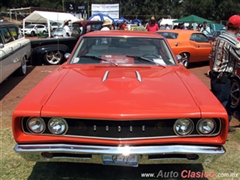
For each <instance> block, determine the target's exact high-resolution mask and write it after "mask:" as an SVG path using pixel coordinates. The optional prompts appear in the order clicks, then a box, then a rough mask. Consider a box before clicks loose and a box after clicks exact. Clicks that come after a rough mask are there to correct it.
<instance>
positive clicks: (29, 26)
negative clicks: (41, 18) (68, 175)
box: [26, 24, 35, 28]
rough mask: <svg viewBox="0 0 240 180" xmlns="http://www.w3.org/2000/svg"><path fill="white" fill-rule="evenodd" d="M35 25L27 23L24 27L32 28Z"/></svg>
mask: <svg viewBox="0 0 240 180" xmlns="http://www.w3.org/2000/svg"><path fill="white" fill-rule="evenodd" d="M34 26H35V25H32V24H29V25H27V26H26V28H34Z"/></svg>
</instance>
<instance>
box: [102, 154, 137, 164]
mask: <svg viewBox="0 0 240 180" xmlns="http://www.w3.org/2000/svg"><path fill="white" fill-rule="evenodd" d="M103 164H105V165H123V166H138V158H137V155H129V156H123V155H103Z"/></svg>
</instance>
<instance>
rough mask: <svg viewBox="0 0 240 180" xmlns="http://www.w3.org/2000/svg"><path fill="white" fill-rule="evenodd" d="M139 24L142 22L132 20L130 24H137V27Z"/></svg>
mask: <svg viewBox="0 0 240 180" xmlns="http://www.w3.org/2000/svg"><path fill="white" fill-rule="evenodd" d="M141 23H142V20H140V19H134V20H132V24H137V25H138V26H139V25H140V24H141Z"/></svg>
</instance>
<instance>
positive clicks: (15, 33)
mask: <svg viewBox="0 0 240 180" xmlns="http://www.w3.org/2000/svg"><path fill="white" fill-rule="evenodd" d="M9 30H10V32H11V34H12V36H13V37H14V39H18V37H19V31H18V28H17V27H10V28H9Z"/></svg>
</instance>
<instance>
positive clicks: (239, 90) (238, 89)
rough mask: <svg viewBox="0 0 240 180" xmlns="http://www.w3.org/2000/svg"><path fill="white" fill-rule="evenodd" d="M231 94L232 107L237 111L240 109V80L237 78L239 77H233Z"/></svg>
mask: <svg viewBox="0 0 240 180" xmlns="http://www.w3.org/2000/svg"><path fill="white" fill-rule="evenodd" d="M230 95H231V108H232V109H233V110H235V111H239V107H240V80H239V79H237V78H234V79H233V82H232V87H231V91H230Z"/></svg>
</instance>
